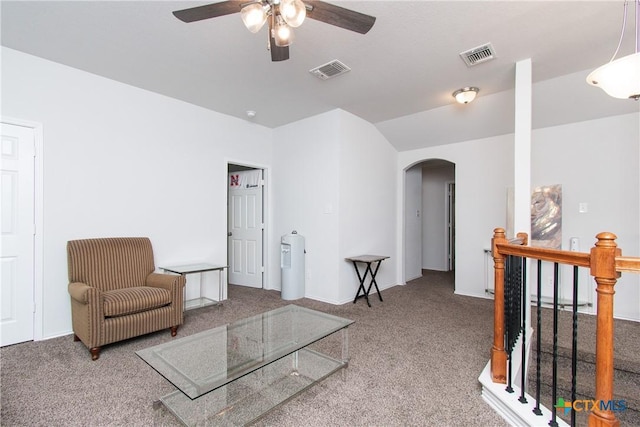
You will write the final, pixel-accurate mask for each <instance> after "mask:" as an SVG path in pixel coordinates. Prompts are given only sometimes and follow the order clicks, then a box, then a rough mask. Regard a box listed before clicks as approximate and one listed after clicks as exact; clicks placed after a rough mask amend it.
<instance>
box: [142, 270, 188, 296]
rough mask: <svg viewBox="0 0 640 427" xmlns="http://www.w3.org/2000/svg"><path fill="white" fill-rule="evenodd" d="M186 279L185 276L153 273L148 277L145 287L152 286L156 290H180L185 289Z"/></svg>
mask: <svg viewBox="0 0 640 427" xmlns="http://www.w3.org/2000/svg"><path fill="white" fill-rule="evenodd" d="M186 282H187V281H186V279H185V278H184V276H178V275H175V274H161V273H151V274H149V275H148V276H147V279H146V281H145V285H147V286H151V287H154V288H164V289H166V290H168V291H172V292H173V291H174V290H176V288H177V290H180V291H182V288H183V287H184V285H185V283H186Z"/></svg>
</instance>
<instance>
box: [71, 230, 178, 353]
mask: <svg viewBox="0 0 640 427" xmlns="http://www.w3.org/2000/svg"><path fill="white" fill-rule="evenodd" d="M67 261H68V264H69V294H70V296H71V318H72V322H73V333H74V340H75V341H82V343H83V344H84V345H86V346H87V347H88V348H89V351H90V352H91V358H92V359H93V360H96V359H98V358H99V357H100V348H101V347H102V346H103V345H105V344H110V343H113V342H117V341H121V340H124V339H127V338H132V337H136V336H140V335H144V334H148V333H150V332H155V331H158V330H160V329H164V328H171V336H176V334H177V331H178V326H180V325H181V324H182V323H183V321H184V285H185V279H184V277H182V276H176V275H169V274H159V273H155V272H154V271H155V265H154V260H153V250H152V248H151V241H150V240H149V239H148V238H146V237H118V238H103V239H84V240H71V241H69V242H67Z"/></svg>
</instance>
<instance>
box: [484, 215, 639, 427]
mask: <svg viewBox="0 0 640 427" xmlns="http://www.w3.org/2000/svg"><path fill="white" fill-rule="evenodd" d="M517 237H518V238H517V239H514V240H511V241H509V240H507V238H506V236H505V230H504V229H503V228H496V229H495V230H494V234H493V238H492V239H491V250H492V255H493V260H494V281H495V285H494V286H495V291H494V292H495V293H494V298H495V301H494V325H493V346H492V348H491V378H492V380H493V382H495V383H502V384H505V383H506V379H507V353H506V350H505V346H504V334H505V326H504V325H505V319H504V268H505V258H506V257H507V256H509V255H515V256H520V257H524V258H529V259H536V260H542V261H550V262H554V263H559V264H565V265H571V266H578V267H586V268H589V270H590V274H591V276H593V277H594V279H595V281H596V284H597V287H596V292H597V301H598V304H597V314H596V316H597V319H596V384H595V396H594V398H595V400H596V401H605V402H607V401H610V400H612V399H613V374H614V368H613V337H614V335H613V334H614V328H613V296H614V294H615V290H614V287H615V284H616V281H617V279H618V277H620V274H621V273H622V272H629V273H640V258H635V257H623V256H622V251H621V250H620V249H619V248H618V247H617V244H616V241H615V240H616V238H617V237H616V235H615V234H613V233H608V232H604V233H600V234H598V235H597V236H596V239H597V242H596V243H595V246H594V247H592V248H591V251H590V252H589V253H582V252H570V251H561V250H554V249H546V248H537V247H530V246H527V244H528V237H527V234H526V233H519V234H518V235H517ZM619 425H620V422H619V420H618V419H617V418H616V416H615V414H614V413H613V412H612V411H610V410H602V409H600V408H599V407H596V408H594V409H593V410H592V412H591V413H590V415H589V426H598V427H599V426H619Z"/></svg>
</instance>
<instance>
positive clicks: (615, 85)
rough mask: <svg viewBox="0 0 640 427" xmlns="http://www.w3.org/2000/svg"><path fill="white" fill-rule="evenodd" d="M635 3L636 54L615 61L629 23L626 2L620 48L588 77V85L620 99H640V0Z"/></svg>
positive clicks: (634, 0) (625, 4)
mask: <svg viewBox="0 0 640 427" xmlns="http://www.w3.org/2000/svg"><path fill="white" fill-rule="evenodd" d="M633 2H634V3H635V24H636V27H635V31H636V40H635V46H636V49H635V53H632V54H631V55H627V56H624V57H622V58H619V59H615V58H616V55H617V54H618V50H619V49H620V45H621V44H622V39H623V37H624V30H625V27H626V23H627V9H628V7H627V5H628V1H626V0H625V2H624V18H623V21H622V33H621V34H620V41H619V42H618V47H617V49H616V51H615V53H614V54H613V57H612V58H611V61H609V63H607V64H605V65H603V66H601V67H599V68H597V69H595V70H594V71H593V72H591V74H589V75H588V76H587V83H589V84H590V85H592V86H597V87H599V88H601V89H602V90H604V91H605V92H606V93H607V94H608V95H609V96H612V97H614V98H620V99H628V98H631V99H635V100H636V101H637V100H638V99H640V52H638V44H640V29H639V28H638V23H639V21H640V18H639V17H640V0H633Z"/></svg>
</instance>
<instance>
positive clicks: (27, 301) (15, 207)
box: [0, 123, 35, 346]
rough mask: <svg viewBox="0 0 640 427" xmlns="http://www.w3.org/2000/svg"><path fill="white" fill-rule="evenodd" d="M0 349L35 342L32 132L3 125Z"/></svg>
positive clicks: (0, 211) (0, 217)
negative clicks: (10, 345)
mask: <svg viewBox="0 0 640 427" xmlns="http://www.w3.org/2000/svg"><path fill="white" fill-rule="evenodd" d="M1 134H2V147H1V159H2V166H1V167H0V173H1V176H2V178H1V179H2V181H1V185H2V196H1V201H2V206H1V207H0V223H1V229H2V250H1V253H0V269H1V273H0V274H1V277H2V283H1V285H0V288H1V289H0V310H1V311H0V328H1V329H0V333H1V336H0V345H3V346H5V345H9V344H15V343H19V342H24V341H30V340H32V339H33V326H34V308H35V306H34V286H35V284H34V232H35V225H34V224H35V217H34V196H35V187H34V184H35V179H34V162H35V134H34V130H33V129H32V128H28V127H23V126H16V125H10V124H6V123H2V128H1Z"/></svg>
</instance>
